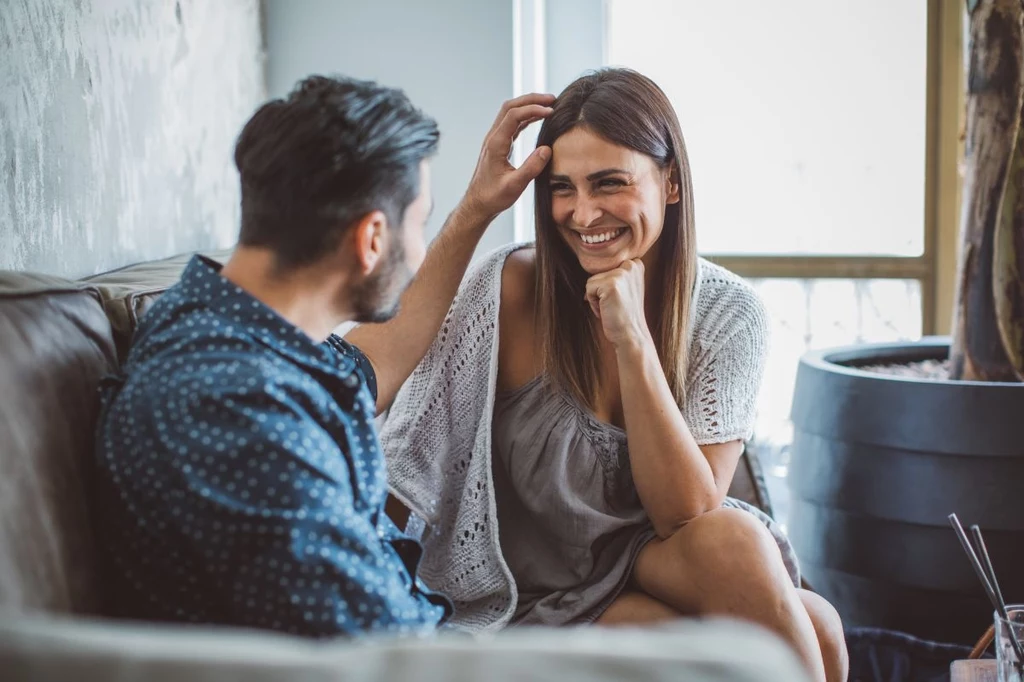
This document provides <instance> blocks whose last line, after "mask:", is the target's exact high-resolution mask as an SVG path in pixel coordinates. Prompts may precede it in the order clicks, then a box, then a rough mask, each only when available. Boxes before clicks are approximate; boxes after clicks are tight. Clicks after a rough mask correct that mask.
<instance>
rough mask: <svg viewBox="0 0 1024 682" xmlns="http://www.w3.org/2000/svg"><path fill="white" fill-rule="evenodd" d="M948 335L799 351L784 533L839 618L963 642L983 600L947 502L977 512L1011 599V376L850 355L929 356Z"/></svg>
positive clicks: (975, 628) (1017, 470)
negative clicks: (906, 367)
mask: <svg viewBox="0 0 1024 682" xmlns="http://www.w3.org/2000/svg"><path fill="white" fill-rule="evenodd" d="M948 354H949V341H948V339H938V338H931V339H925V340H924V341H921V342H919V343H905V344H879V345H865V346H852V347H849V348H840V349H834V350H830V351H824V352H816V353H809V354H807V355H806V356H805V357H804V358H803V359H802V360H801V361H800V368H799V371H798V373H797V380H796V392H795V395H794V398H793V410H792V417H793V428H794V437H793V448H792V459H791V462H790V470H789V486H790V489H791V491H792V496H793V499H792V506H791V511H790V516H789V534H790V537H791V538H792V541H793V545H794V547H795V548H796V551H797V554H798V555H799V557H800V560H801V565H802V567H803V570H804V574H805V575H806V577H807V579H808V580H809V581H810V583H811V585H812V586H813V587H814V589H815V590H816V591H817V592H819V593H820V594H821V595H822V596H824V597H826V598H827V599H828V600H829V601H831V602H832V604H833V605H835V607H836V608H837V609H838V610H839V612H840V614H841V615H842V616H843V619H844V622H846V624H847V625H859V626H875V627H883V628H887V629H893V630H900V631H903V632H909V633H912V634H914V635H917V636H919V637H924V638H928V639H934V640H938V641H945V642H959V643H973V642H974V641H975V640H976V639H977V638H978V637H979V636H980V635H981V634H982V633H983V632H984V631H985V628H987V627H988V626H989V625H990V624H991V623H992V616H991V614H992V608H991V606H990V605H989V603H988V601H987V600H986V599H985V596H984V593H983V591H982V589H981V586H980V584H979V582H978V578H977V577H976V576H975V574H974V572H973V571H972V569H971V566H970V564H969V563H968V561H967V558H966V557H965V556H964V552H963V549H962V548H961V547H960V544H959V542H958V541H957V539H956V536H955V534H954V533H953V530H952V529H951V528H950V526H949V521H948V520H947V516H948V515H949V514H950V513H952V512H956V513H957V514H958V515H959V517H960V520H961V521H962V522H963V524H964V525H965V527H966V526H969V525H970V524H973V523H977V524H978V525H979V526H981V529H982V531H984V534H985V540H986V544H987V545H988V549H989V552H990V554H991V556H992V562H993V564H994V565H995V569H996V573H997V575H998V576H999V579H1000V582H1001V586H1002V588H1003V595H1004V596H1005V598H1006V599H1007V601H1012V602H1018V603H1019V602H1024V441H1022V438H1021V436H1022V434H1024V384H1000V383H984V382H963V381H934V380H926V379H908V378H902V377H895V376H888V375H882V374H876V373H870V372H865V371H863V370H861V369H858V367H863V366H865V365H874V364H887V363H903V362H913V361H918V360H927V359H942V358H945V357H947V356H948Z"/></svg>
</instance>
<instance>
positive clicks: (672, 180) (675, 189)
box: [665, 162, 680, 204]
mask: <svg viewBox="0 0 1024 682" xmlns="http://www.w3.org/2000/svg"><path fill="white" fill-rule="evenodd" d="M679 192H680V190H679V169H678V168H676V164H675V163H674V162H673V164H672V165H671V166H670V167H669V169H668V174H667V175H666V177H665V203H666V204H678V203H679V198H680V197H679Z"/></svg>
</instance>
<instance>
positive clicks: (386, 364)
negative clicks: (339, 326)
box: [346, 94, 555, 413]
mask: <svg viewBox="0 0 1024 682" xmlns="http://www.w3.org/2000/svg"><path fill="white" fill-rule="evenodd" d="M554 101H555V98H554V96H553V95H541V94H530V95H523V96H522V97H517V98H516V99H513V100H510V101H508V102H505V104H504V105H502V107H501V111H500V112H498V118H497V119H496V120H495V121H494V125H493V126H491V129H490V131H489V132H488V133H487V137H486V138H485V139H484V144H483V149H482V150H481V152H480V159H479V161H478V162H477V166H476V171H474V173H473V179H472V180H471V181H470V184H469V188H468V189H467V190H466V194H465V196H464V197H463V198H462V201H460V202H459V205H458V206H456V207H455V210H454V211H452V214H451V215H450V216H448V220H447V221H445V224H444V227H443V228H441V232H440V234H438V236H437V238H436V239H435V240H434V242H433V243H432V244H431V245H430V249H429V250H428V251H427V257H426V259H425V260H424V261H423V265H422V267H420V270H419V272H418V273H417V274H416V277H415V278H414V279H413V281H412V284H410V285H409V288H408V289H406V291H405V294H404V295H403V296H402V301H401V307H400V309H399V313H398V315H397V316H396V317H395V318H394V319H393V320H390V321H389V322H385V323H382V324H364V325H361V326H359V327H357V328H356V329H354V330H352V331H351V332H349V333H348V334H347V335H346V338H347V339H348V340H349V341H350V342H351V343H353V344H355V345H356V346H358V347H359V348H360V349H361V350H362V351H363V353H365V354H366V357H367V358H369V359H370V364H372V365H373V370H374V373H375V374H376V375H377V411H378V413H379V412H382V411H384V410H385V409H387V408H388V407H389V406H390V405H391V402H392V401H393V400H394V399H395V395H396V394H397V393H398V389H400V388H401V387H402V384H404V383H405V381H406V379H408V378H409V375H410V374H412V372H413V370H414V369H416V365H418V364H419V363H420V360H422V359H423V355H424V354H425V353H426V352H427V349H429V348H430V344H431V343H432V342H433V341H434V337H435V336H437V332H438V330H439V329H440V328H441V323H442V322H443V321H444V316H445V315H446V314H447V313H448V308H449V307H451V304H452V299H454V298H455V292H456V291H458V288H459V284H460V283H461V282H462V277H463V275H465V274H466V268H467V267H468V266H469V261H470V259H471V258H472V257H473V251H475V250H476V246H477V244H478V243H479V241H480V237H482V236H483V233H484V231H485V230H486V229H487V226H488V225H490V224H491V221H493V220H494V218H495V217H496V216H497V215H498V214H499V213H501V212H502V211H504V210H506V209H508V208H509V207H510V206H512V204H514V203H515V201H516V199H518V198H519V195H521V194H522V193H523V190H525V189H526V186H527V185H528V184H530V181H531V180H533V179H534V178H535V177H537V175H539V174H540V172H541V171H542V170H544V166H545V165H546V164H547V162H548V160H549V159H550V158H551V149H550V148H548V147H538V148H537V149H536V150H534V152H533V153H532V154H531V155H530V157H529V158H528V159H526V161H524V162H523V165H522V166H520V167H519V168H515V167H514V166H513V165H512V164H511V163H509V160H508V157H509V154H510V152H511V150H512V143H513V142H514V141H515V139H516V137H517V136H518V135H519V133H520V132H522V130H523V129H524V128H526V126H528V125H530V124H531V123H533V122H534V121H539V120H540V119H542V118H545V117H547V116H548V115H549V114H550V113H551V107H550V106H549V105H550V104H552V103H554Z"/></svg>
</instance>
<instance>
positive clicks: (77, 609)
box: [0, 252, 771, 679]
mask: <svg viewBox="0 0 1024 682" xmlns="http://www.w3.org/2000/svg"><path fill="white" fill-rule="evenodd" d="M211 255H212V256H213V257H215V258H220V259H223V258H225V257H226V255H227V253H226V252H219V253H215V254H211ZM187 261H188V256H187V255H183V256H178V257H175V258H171V259H168V260H164V261H156V262H151V263H141V264H138V265H134V266H130V267H127V268H123V269H121V270H117V271H113V272H109V273H105V274H102V275H98V276H95V277H91V278H87V279H85V280H81V281H68V280H63V279H59V278H55V277H48V276H41V275H33V274H28V273H15V272H0V615H2V616H3V618H4V619H6V620H2V626H0V677H3V676H4V674H3V672H2V671H3V670H4V669H5V668H4V667H3V665H4V657H5V656H7V657H8V661H10V660H14V661H15V662H17V661H21V663H22V664H24V665H27V667H23V668H21V669H20V670H22V672H25V671H29V672H28V673H25V674H31V675H35V674H36V673H37V672H39V671H42V670H44V668H45V666H44V667H39V666H41V665H43V664H44V663H46V660H49V659H52V658H53V656H54V655H55V654H53V651H54V649H49V650H48V649H47V647H46V646H44V645H43V644H40V642H48V641H50V640H49V639H48V637H56V640H57V641H60V642H65V643H66V641H65V640H67V638H68V637H70V638H71V639H72V640H73V639H74V637H73V636H72V635H69V634H68V633H67V628H68V627H72V628H73V627H75V626H73V625H72V626H69V625H68V621H67V620H66V619H67V618H68V617H72V616H73V617H75V618H79V617H81V618H85V619H86V622H91V621H90V620H89V619H95V618H102V617H103V615H104V613H105V609H104V604H105V594H107V593H108V592H107V591H108V590H110V589H116V585H110V584H108V583H107V581H105V580H104V575H103V571H102V568H101V566H102V562H101V558H102V557H101V556H100V551H99V550H98V548H97V544H96V541H95V533H94V528H93V520H92V518H91V513H90V512H91V506H92V501H93V492H92V490H93V487H92V485H91V482H92V477H93V434H94V429H95V422H96V418H97V413H98V407H99V400H98V393H97V384H98V382H99V380H100V378H101V377H102V376H103V375H105V374H107V373H108V372H111V371H113V370H114V369H115V368H116V366H117V364H118V361H119V360H120V359H122V358H123V357H124V355H125V353H126V351H127V349H128V346H129V344H130V342H131V336H132V333H133V331H134V330H135V328H136V326H137V323H138V320H139V318H140V317H141V316H142V315H143V313H144V312H145V311H146V310H147V309H148V307H149V306H150V305H152V303H153V302H154V301H155V300H156V298H157V297H159V295H160V294H161V293H162V292H163V291H164V290H165V289H166V288H167V287H168V286H170V285H171V284H173V283H174V282H175V281H177V279H178V277H179V276H180V273H181V270H182V269H183V267H184V265H185V264H186V263H187ZM732 493H733V494H734V495H736V496H739V497H741V498H742V499H747V500H749V501H752V502H753V503H755V504H757V505H759V506H761V507H766V506H767V498H766V496H765V493H764V486H763V481H762V480H761V478H760V476H759V472H758V469H757V462H756V458H753V457H748V458H745V462H744V465H743V466H741V467H740V472H739V473H738V474H737V480H736V483H735V484H734V486H733V491H732ZM29 614H34V615H29ZM45 614H49V616H47V615H45ZM36 618H43V621H42V624H39V623H38V622H36V621H35V620H33V619H36ZM48 618H50V619H52V618H56V619H57V621H54V622H51V621H50V620H47V619H48ZM22 619H27V620H26V622H28V623H29V627H28V630H26V631H21V632H20V634H18V635H17V636H16V637H14V639H16V640H17V641H19V642H21V643H22V644H24V643H25V642H26V641H27V642H35V645H34V646H36V648H35V649H32V651H37V653H40V654H46V656H44V658H42V659H41V658H35V659H33V658H32V656H28V655H27V654H24V651H25V650H24V649H21V651H22V654H20V656H21V657H20V658H19V654H12V653H11V651H10V650H9V649H5V648H4V643H5V640H4V634H5V633H6V636H7V644H10V641H12V640H11V639H10V638H11V637H12V636H13V635H12V633H15V634H17V633H18V632H19V631H17V629H16V627H15V626H17V624H18V621H19V620H22ZM55 622H56V623H59V625H57V624H54V623H55ZM5 627H6V628H7V630H5V629H4V628H5ZM12 627H13V628H15V629H13V630H12V629H11V628H12ZM83 627H86V626H83ZM112 627H114V628H115V634H110V633H107V635H109V636H110V637H113V640H112V641H117V640H118V639H119V637H123V636H125V633H126V632H128V631H133V630H132V627H133V626H129V625H126V624H112ZM118 627H121V628H127V630H125V631H123V632H121V634H120V635H117V634H116V632H117V628H118ZM33 628H35V629H33ZM181 629H182V628H174V627H170V628H169V630H170V631H171V635H169V636H172V638H173V637H176V636H180V633H177V634H175V633H176V631H177V630H181ZM192 631H194V629H193V630H192ZM26 632H27V633H28V634H26ZM57 632H60V633H62V634H61V635H60V636H57V635H55V634H53V633H57ZM261 636H264V637H277V636H276V635H261ZM39 637H42V639H39ZM26 638H27V639H26ZM62 638H63V639H62ZM147 641H148V640H147ZM51 644H52V642H51ZM150 644H151V642H150ZM53 646H54V647H55V648H56V649H57V650H60V649H61V645H59V644H54V645H53ZM140 646H141V645H140ZM289 646H292V645H289ZM295 646H304V645H295ZM30 648H31V647H30ZM143 648H144V647H143ZM769 648H771V647H769ZM100 649H101V650H102V647H100ZM157 649H159V647H157ZM683 649H685V647H683ZM103 651H105V653H103V655H104V656H108V657H109V656H115V655H120V654H121V653H123V652H121V651H120V650H119V649H118V647H116V646H115V647H114V649H113V650H109V651H108V650H103ZM94 653H95V652H94ZM76 655H77V654H76ZM11 656H13V657H14V658H13V659H11V658H10V657H11ZM26 656H27V658H26ZM59 658H60V657H59V656H58V659H59ZM44 659H46V660H44ZM53 660H57V659H53ZM61 660H63V659H61ZM74 660H79V659H77V658H76V659H74ZM26 661H28V663H26ZM33 661H34V662H33ZM41 661H42V662H41ZM51 662H52V661H51ZM33 666H35V667H33ZM15 669H16V670H17V669H19V668H15ZM47 670H49V669H47ZM203 670H204V671H207V672H209V671H212V670H213V668H203ZM50 673H53V670H50ZM48 674H49V673H48ZM5 679H7V678H5ZM25 679H28V678H25ZM35 679H44V678H43V677H38V678H35ZM83 679H84V678H83ZM90 679H107V678H102V677H93V678H90ZM111 679H113V678H111ZM118 679H128V678H118ZM133 679H134V678H133ZM140 679H141V678H140ZM154 679H155V678H154ZM168 679H170V678H168ZM268 679H270V678H268ZM293 679H298V678H294V677H293ZM339 679H340V678H339ZM345 679H355V678H345ZM360 679H363V678H360ZM365 679H375V678H373V677H367V678H365ZM709 679H712V678H709ZM713 679H718V678H713ZM722 679H731V678H722ZM737 679H743V678H737Z"/></svg>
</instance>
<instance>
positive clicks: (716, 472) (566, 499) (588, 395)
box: [382, 69, 846, 682]
mask: <svg viewBox="0 0 1024 682" xmlns="http://www.w3.org/2000/svg"><path fill="white" fill-rule="evenodd" d="M541 145H545V146H550V147H551V149H552V159H551V162H550V164H549V166H548V168H546V169H545V171H544V173H543V174H542V175H541V176H540V177H539V178H538V179H537V181H536V189H535V191H536V207H537V209H536V210H537V214H536V221H537V242H536V246H535V247H534V248H516V247H513V248H509V249H502V250H499V251H498V252H496V253H495V254H493V255H492V256H491V257H490V258H488V259H487V260H486V261H485V262H484V263H483V264H482V265H481V266H480V267H478V268H477V269H476V271H475V272H474V273H473V274H472V275H470V276H469V277H468V278H467V281H466V283H465V284H464V285H463V288H462V290H461V292H460V295H459V298H458V299H457V300H456V302H455V303H454V305H453V307H452V310H451V312H450V313H449V316H448V319H447V320H446V322H445V324H444V327H443V328H442V331H441V333H440V335H439V337H438V339H437V341H436V342H435V344H434V346H433V347H432V348H431V350H430V352H429V353H428V355H427V356H426V358H425V359H424V360H423V362H422V363H421V365H420V366H419V368H418V369H417V370H416V372H415V373H414V375H413V377H412V378H411V379H410V381H409V383H408V384H407V385H406V386H405V388H404V389H403V391H402V393H401V394H400V397H399V399H398V400H397V401H396V404H395V406H394V409H393V410H392V416H391V417H390V418H389V420H388V422H387V424H386V425H385V428H384V431H383V434H382V441H383V444H384V447H385V452H386V453H387V456H388V459H389V469H390V475H391V483H392V488H393V491H394V493H395V495H396V496H397V497H398V498H399V499H400V500H401V501H402V502H404V503H405V504H406V505H407V506H408V507H409V508H410V509H411V510H412V511H413V512H415V513H416V515H417V516H418V517H419V518H420V519H422V521H423V522H425V523H426V526H427V528H428V532H427V533H426V534H425V537H424V538H423V541H424V545H425V548H426V557H425V562H424V570H423V574H424V576H425V578H427V580H428V581H429V582H430V583H431V586H432V587H433V588H435V589H438V590H440V591H443V592H445V593H446V594H448V595H449V596H451V597H452V598H453V599H454V600H455V602H456V616H455V621H454V622H455V623H456V624H458V625H461V626H463V627H467V628H473V629H481V628H482V629H486V628H494V627H500V626H502V625H505V624H508V623H513V624H545V625H563V624H574V623H599V624H609V625H610V624H623V623H642V622H653V621H660V620H665V619H670V618H678V617H680V616H681V615H703V614H731V615H735V616H739V617H742V618H745V619H748V620H753V621H756V622H759V623H761V624H763V625H765V626H767V627H769V628H771V629H773V630H775V631H776V632H777V633H779V634H780V635H781V636H782V637H783V638H785V639H786V640H787V641H789V642H790V643H791V644H792V645H793V646H794V647H795V648H796V650H797V652H798V653H799V654H800V655H801V657H802V658H803V659H804V661H805V663H806V665H807V667H808V669H809V670H810V671H811V673H812V675H813V676H814V677H815V679H827V680H829V682H832V681H833V680H842V679H845V675H846V658H845V657H846V654H845V646H844V644H843V636H842V626H841V624H840V623H839V619H838V616H837V615H836V613H835V611H834V609H832V607H831V606H829V605H828V603H827V602H825V601H824V600H823V599H821V598H820V597H818V596H817V595H814V594H812V593H810V592H806V591H802V590H799V589H797V588H796V587H795V585H796V584H799V582H798V580H799V579H798V576H797V575H796V567H795V560H794V559H793V556H792V552H791V550H790V549H789V545H788V543H787V542H786V541H785V538H784V537H783V536H782V535H781V533H778V531H777V529H775V528H774V527H773V526H772V523H771V521H770V520H769V519H768V518H767V517H765V516H764V515H763V514H760V515H755V514H757V512H756V511H755V510H753V509H751V508H749V507H747V506H745V505H743V504H742V503H740V502H736V501H734V500H728V499H727V498H726V491H727V490H728V488H729V485H730V483H731V481H732V477H733V473H734V472H735V470H736V466H737V464H738V461H739V458H740V456H741V454H742V450H743V440H744V439H745V438H747V437H749V435H750V432H751V427H752V423H753V415H754V403H755V399H756V395H757V391H758V387H759V385H760V380H761V374H762V370H763V367H762V365H763V361H764V357H765V353H766V345H767V336H768V328H767V321H766V315H765V312H764V309H763V307H762V305H761V303H760V301H759V300H758V298H757V297H756V295H755V294H754V292H753V291H752V290H751V289H750V287H749V286H747V285H746V284H744V283H743V282H742V280H740V279H739V278H737V277H735V276H734V275H732V274H730V273H729V272H727V271H725V270H723V269H722V268H719V267H716V266H714V265H712V264H710V263H708V262H705V261H703V260H700V259H698V257H697V255H696V246H695V232H694V221H693V197H692V190H691V184H690V174H689V165H688V161H687V157H686V151H685V147H684V145H683V138H682V134H681V132H680V129H679V123H678V121H677V119H676V116H675V113H674V111H673V109H672V107H671V105H670V103H669V102H668V100H667V98H666V97H665V95H664V93H662V91H661V90H660V89H659V88H658V87H657V86H656V85H655V84H654V83H653V82H651V81H650V80H649V79H647V78H645V77H643V76H641V75H639V74H637V73H635V72H632V71H629V70H623V69H613V70H604V71H600V72H597V73H595V74H591V75H587V76H584V77H583V78H580V79H579V80H577V81H576V82H574V83H573V84H572V85H570V86H569V87H568V88H567V89H566V90H565V91H564V92H563V93H562V94H561V95H560V96H559V97H558V100H557V101H556V103H555V105H554V110H553V112H552V114H551V115H550V116H549V117H548V119H547V120H546V121H545V122H544V124H543V126H542V128H541V132H540V136H539V138H538V146H541ZM627 436H628V447H627ZM772 531H774V534H773V532H772ZM499 537H500V540H499ZM780 549H781V550H782V551H781V552H780ZM784 554H785V557H786V558H785V559H784ZM787 569H788V570H787Z"/></svg>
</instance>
